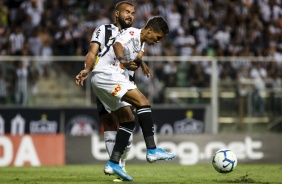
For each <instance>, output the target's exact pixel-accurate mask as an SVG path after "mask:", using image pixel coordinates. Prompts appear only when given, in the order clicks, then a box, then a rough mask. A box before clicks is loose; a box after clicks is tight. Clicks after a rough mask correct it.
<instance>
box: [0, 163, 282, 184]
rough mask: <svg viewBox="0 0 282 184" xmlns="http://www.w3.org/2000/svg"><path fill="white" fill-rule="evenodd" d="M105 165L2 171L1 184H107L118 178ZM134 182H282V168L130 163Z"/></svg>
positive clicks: (183, 183)
mask: <svg viewBox="0 0 282 184" xmlns="http://www.w3.org/2000/svg"><path fill="white" fill-rule="evenodd" d="M103 168H104V165H68V166H56V167H55V166H48V167H4V168H0V183H1V184H10V183H18V184H45V183H46V184H47V183H48V184H57V183H58V184H62V183H70V184H71V183H73V184H78V183H79V184H84V183H85V184H88V183H89V184H90V183H91V184H106V183H114V182H113V181H112V180H113V179H114V178H115V177H114V176H106V175H104V173H103ZM126 169H127V172H128V174H130V175H131V176H132V177H133V181H132V182H127V183H136V184H137V183H138V184H210V183H218V184H223V183H259V184H277V183H282V165H281V164H280V165H278V164H277V165H271V164H263V165H262V164H261V165H257V164H239V165H237V167H236V168H235V170H234V171H233V172H232V173H228V174H220V173H217V172H216V171H215V170H214V168H213V167H212V165H211V164H210V165H193V166H182V165H172V164H160V163H156V164H141V165H136V164H130V163H128V164H127V166H126Z"/></svg>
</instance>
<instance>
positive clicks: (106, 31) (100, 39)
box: [91, 24, 119, 52]
mask: <svg viewBox="0 0 282 184" xmlns="http://www.w3.org/2000/svg"><path fill="white" fill-rule="evenodd" d="M118 33H119V28H118V27H116V26H115V25H114V24H105V25H101V26H100V27H98V28H96V29H95V31H94V32H93V34H92V38H91V42H94V43H97V44H98V45H99V46H100V50H99V52H101V51H102V50H103V49H104V47H105V45H106V44H107V43H108V41H109V39H110V38H114V37H116V36H117V35H118Z"/></svg>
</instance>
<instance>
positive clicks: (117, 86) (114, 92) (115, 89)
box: [111, 84, 121, 96]
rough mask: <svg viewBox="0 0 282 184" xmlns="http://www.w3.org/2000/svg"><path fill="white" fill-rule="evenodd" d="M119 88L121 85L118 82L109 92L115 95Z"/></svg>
mask: <svg viewBox="0 0 282 184" xmlns="http://www.w3.org/2000/svg"><path fill="white" fill-rule="evenodd" d="M120 90H121V85H120V84H118V85H116V86H115V88H114V89H113V91H112V92H111V94H112V95H113V96H117V94H118V92H120Z"/></svg>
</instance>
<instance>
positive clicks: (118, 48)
mask: <svg viewBox="0 0 282 184" xmlns="http://www.w3.org/2000/svg"><path fill="white" fill-rule="evenodd" d="M113 48H114V52H115V55H116V58H117V59H118V60H119V62H120V64H122V65H123V66H124V67H125V68H126V69H129V70H132V71H135V70H136V69H137V68H138V66H137V64H136V63H135V62H134V61H127V60H126V58H125V57H124V53H123V47H122V44H121V43H119V42H116V43H114V45H113Z"/></svg>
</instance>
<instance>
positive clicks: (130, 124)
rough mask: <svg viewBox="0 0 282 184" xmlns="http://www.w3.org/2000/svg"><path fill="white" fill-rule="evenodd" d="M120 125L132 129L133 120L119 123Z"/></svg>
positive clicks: (133, 125)
mask: <svg viewBox="0 0 282 184" xmlns="http://www.w3.org/2000/svg"><path fill="white" fill-rule="evenodd" d="M120 126H122V127H125V128H128V129H129V130H133V129H134V128H135V121H130V122H125V123H120Z"/></svg>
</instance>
